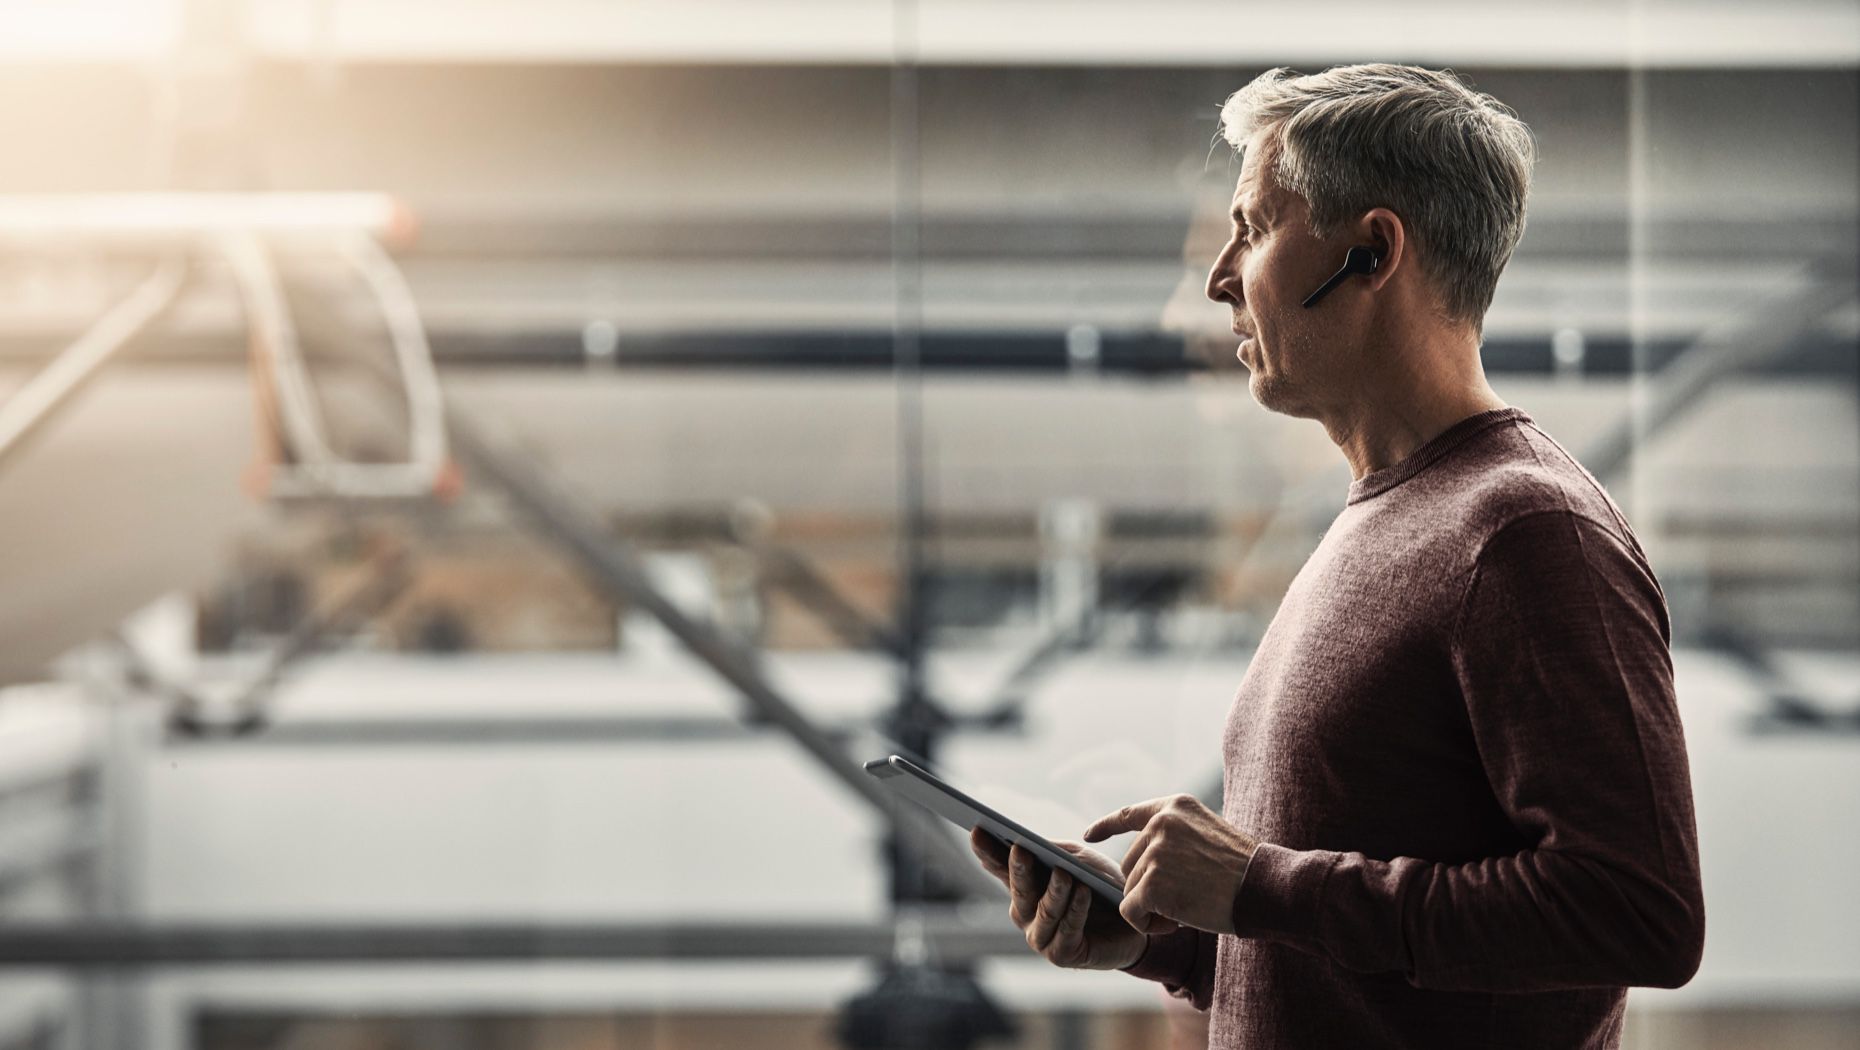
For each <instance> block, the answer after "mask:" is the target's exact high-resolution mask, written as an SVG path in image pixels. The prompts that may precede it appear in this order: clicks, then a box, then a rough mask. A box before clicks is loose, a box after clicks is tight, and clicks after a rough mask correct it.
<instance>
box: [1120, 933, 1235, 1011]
mask: <svg viewBox="0 0 1860 1050" xmlns="http://www.w3.org/2000/svg"><path fill="white" fill-rule="evenodd" d="M1215 940H1216V938H1215V936H1214V934H1212V933H1208V932H1206V931H1205V930H1197V929H1194V928H1193V927H1189V926H1183V927H1181V928H1179V929H1177V930H1174V931H1172V932H1170V933H1152V934H1150V936H1149V943H1148V944H1147V945H1146V946H1145V947H1144V949H1143V954H1142V955H1140V956H1138V957H1137V961H1136V962H1134V963H1131V964H1130V965H1129V966H1126V967H1124V972H1125V973H1127V974H1131V975H1132V976H1135V977H1141V978H1143V979H1145V980H1149V981H1158V982H1161V984H1162V986H1163V987H1164V988H1166V989H1168V991H1169V994H1170V995H1173V996H1175V997H1176V998H1177V999H1185V1000H1187V1001H1188V1003H1189V1005H1191V1006H1193V1007H1194V1008H1195V1009H1197V1010H1206V1009H1207V1008H1208V1005H1209V1004H1210V1003H1212V1002H1213V1001H1214V948H1215Z"/></svg>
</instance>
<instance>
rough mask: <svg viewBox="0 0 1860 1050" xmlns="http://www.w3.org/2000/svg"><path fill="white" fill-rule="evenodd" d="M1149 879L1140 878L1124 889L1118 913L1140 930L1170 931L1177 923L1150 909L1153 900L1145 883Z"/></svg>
mask: <svg viewBox="0 0 1860 1050" xmlns="http://www.w3.org/2000/svg"><path fill="white" fill-rule="evenodd" d="M1147 881H1148V880H1146V879H1139V880H1137V882H1136V883H1135V884H1134V885H1132V886H1131V887H1130V888H1129V889H1127V890H1125V891H1124V903H1122V904H1120V905H1118V906H1117V913H1118V914H1119V915H1122V916H1123V917H1124V921H1125V922H1127V923H1129V924H1130V925H1132V926H1134V927H1136V929H1137V930H1139V931H1140V932H1143V933H1168V932H1169V931H1170V930H1173V929H1176V923H1175V922H1174V921H1173V920H1171V919H1169V918H1167V917H1165V916H1162V915H1159V914H1157V913H1156V912H1154V911H1151V910H1150V907H1151V902H1150V899H1149V892H1148V888H1147V886H1146V885H1145V884H1146V883H1147Z"/></svg>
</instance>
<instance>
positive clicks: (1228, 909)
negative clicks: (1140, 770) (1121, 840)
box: [1085, 795, 1258, 933]
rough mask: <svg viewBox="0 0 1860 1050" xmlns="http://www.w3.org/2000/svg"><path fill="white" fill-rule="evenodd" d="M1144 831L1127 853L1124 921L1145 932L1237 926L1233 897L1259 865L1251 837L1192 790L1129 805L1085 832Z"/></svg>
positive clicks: (1090, 838)
mask: <svg viewBox="0 0 1860 1050" xmlns="http://www.w3.org/2000/svg"><path fill="white" fill-rule="evenodd" d="M1126 831H1136V832H1141V834H1139V835H1138V836H1137V840H1136V841H1135V842H1133V843H1131V844H1130V852H1129V853H1126V854H1125V855H1124V905H1123V908H1122V909H1121V910H1122V911H1123V914H1124V918H1125V919H1126V920H1127V921H1128V922H1129V923H1130V925H1131V926H1133V927H1135V928H1136V929H1139V930H1142V931H1143V932H1145V933H1166V932H1168V931H1169V930H1173V929H1175V928H1176V927H1177V926H1178V925H1180V926H1193V927H1194V928H1196V929H1198V930H1206V931H1208V932H1209V933H1232V932H1233V931H1234V917H1233V909H1234V897H1235V896H1236V895H1237V894H1238V893H1239V892H1240V880H1241V879H1243V878H1245V877H1246V869H1247V865H1248V864H1250V863H1252V860H1253V848H1254V847H1255V846H1256V845H1258V843H1257V842H1256V841H1255V840H1254V839H1253V837H1252V836H1250V835H1248V834H1246V833H1245V832H1243V831H1241V830H1239V829H1238V828H1236V827H1234V826H1233V825H1232V824H1229V823H1228V822H1227V820H1226V818H1225V817H1222V816H1221V815H1220V814H1219V813H1216V812H1214V811H1213V810H1211V809H1209V808H1208V807H1206V806H1204V805H1202V804H1201V800H1200V799H1197V798H1196V797H1195V796H1193V795H1171V796H1169V797H1168V798H1153V799H1150V800H1149V801H1148V802H1139V803H1137V804H1135V805H1132V806H1125V807H1124V808H1123V809H1120V810H1118V811H1117V812H1115V813H1112V814H1110V815H1108V816H1104V817H1100V818H1099V819H1098V820H1097V822H1096V823H1094V824H1092V826H1091V827H1089V828H1086V829H1085V841H1086V842H1102V841H1104V840H1105V839H1108V838H1110V837H1111V836H1112V835H1118V834H1122V833H1123V832H1126Z"/></svg>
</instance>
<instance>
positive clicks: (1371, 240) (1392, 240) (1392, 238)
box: [1357, 208, 1408, 291]
mask: <svg viewBox="0 0 1860 1050" xmlns="http://www.w3.org/2000/svg"><path fill="white" fill-rule="evenodd" d="M1357 233H1358V236H1359V238H1360V240H1359V242H1358V243H1361V244H1366V245H1368V246H1369V247H1371V248H1374V249H1375V251H1376V254H1377V255H1378V256H1380V257H1381V261H1380V262H1379V263H1378V264H1377V266H1376V272H1375V273H1372V274H1369V275H1368V280H1369V287H1370V288H1372V289H1374V290H1376V291H1380V290H1382V287H1383V286H1384V285H1386V284H1388V283H1389V280H1390V279H1391V278H1393V277H1394V276H1395V271H1396V270H1398V269H1400V268H1401V265H1402V263H1403V262H1405V261H1407V256H1408V228H1407V226H1406V225H1405V224H1404V223H1403V222H1402V221H1401V216H1399V215H1397V214H1395V213H1394V212H1392V211H1390V210H1388V209H1387V208H1372V209H1370V210H1369V211H1367V212H1364V213H1363V217H1362V218H1361V219H1359V220H1357Z"/></svg>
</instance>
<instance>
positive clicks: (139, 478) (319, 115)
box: [0, 0, 1860, 1050]
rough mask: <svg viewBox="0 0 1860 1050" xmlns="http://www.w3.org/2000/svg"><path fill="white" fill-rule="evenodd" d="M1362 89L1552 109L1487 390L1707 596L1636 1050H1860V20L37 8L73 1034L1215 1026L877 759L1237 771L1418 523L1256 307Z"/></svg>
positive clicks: (839, 1036) (627, 2)
mask: <svg viewBox="0 0 1860 1050" xmlns="http://www.w3.org/2000/svg"><path fill="white" fill-rule="evenodd" d="M1359 61H1400V62H1419V63H1426V64H1430V65H1433V66H1439V67H1450V68H1452V69H1453V70H1454V71H1456V72H1457V73H1459V74H1460V75H1461V76H1462V77H1464V78H1466V79H1467V80H1469V81H1470V82H1471V83H1472V84H1473V85H1475V86H1476V87H1477V88H1478V89H1479V90H1481V91H1485V92H1490V93H1492V94H1493V95H1495V96H1497V97H1498V98H1500V99H1503V100H1505V101H1506V102H1507V103H1508V104H1509V105H1511V106H1512V107H1513V108H1514V109H1515V110H1516V111H1517V113H1518V115H1519V116H1520V117H1521V118H1522V119H1523V120H1524V121H1525V122H1526V123H1527V124H1528V125H1529V126H1530V128H1531V130H1532V132H1533V133H1534V135H1535V136H1536V139H1537V144H1538V150H1539V160H1538V165H1537V168H1536V172H1535V182H1534V185H1533V188H1532V192H1531V197H1530V207H1529V219H1528V227H1527V231H1526V233H1525V235H1524V238H1523V241H1522V243H1521V244H1520V246H1519V248H1518V250H1517V252H1516V254H1515V256H1514V257H1513V259H1512V261H1511V263H1510V266H1509V268H1508V270H1507V271H1506V273H1505V276H1504V278H1503V279H1502V281H1501V282H1500V284H1499V286H1498V292H1497V297H1496V300H1495V301H1494V303H1493V306H1492V309H1491V312H1490V314H1489V315H1488V317H1487V319H1486V323H1485V330H1484V336H1485V343H1484V347H1483V351H1482V354H1483V360H1484V364H1485V367H1486V370H1487V373H1488V375H1489V377H1490V379H1491V382H1492V384H1493V386H1494V388H1495V389H1496V390H1497V391H1498V392H1499V393H1500V394H1501V395H1502V396H1503V397H1504V398H1505V399H1506V400H1507V401H1509V402H1510V403H1511V404H1514V405H1517V406H1520V407H1522V408H1524V409H1525V410H1527V411H1528V412H1529V413H1530V414H1531V416H1532V417H1533V418H1535V419H1536V420H1537V421H1538V422H1539V423H1540V424H1541V425H1542V426H1543V427H1544V428H1545V429H1546V430H1547V431H1548V432H1549V433H1551V434H1553V435H1555V437H1556V438H1557V440H1558V441H1560V442H1561V443H1562V444H1563V445H1565V446H1566V447H1567V448H1568V449H1569V450H1570V451H1571V452H1572V453H1573V454H1574V455H1575V456H1576V457H1577V458H1578V459H1579V460H1580V461H1581V462H1582V464H1583V465H1584V466H1585V467H1586V468H1587V469H1588V470H1589V471H1590V472H1591V473H1593V474H1594V475H1595V476H1596V478H1598V479H1599V480H1600V481H1601V482H1602V483H1603V484H1604V485H1605V486H1606V487H1607V489H1608V491H1609V493H1610V494H1611V495H1612V496H1613V497H1614V499H1615V500H1616V501H1618V502H1619V504H1620V505H1621V507H1622V508H1623V510H1624V511H1625V512H1626V514H1627V516H1628V517H1629V518H1630V519H1631V521H1632V522H1633V526H1634V528H1635V530H1636V531H1637V533H1638V535H1639V536H1640V538H1641V540H1642V541H1643V542H1644V543H1645V544H1646V547H1647V553H1648V555H1649V558H1650V560H1651V562H1652V564H1653V566H1654V568H1655V570H1656V571H1657V573H1658V576H1659V580H1660V583H1661V586H1662V587H1663V588H1664V592H1665V595H1666V599H1667V601H1668V603H1669V606H1670V611H1671V619H1672V629H1673V638H1672V647H1673V661H1674V667H1675V673H1676V680H1677V693H1678V699H1679V706H1680V711H1681V714H1682V716H1683V719H1684V723H1685V732H1686V738H1687V746H1688V748H1689V753H1690V760H1691V764H1692V777H1693V787H1694V792H1695V798H1696V805H1697V820H1698V830H1699V841H1700V854H1701V858H1702V864H1703V877H1704V883H1705V890H1706V899H1707V908H1708V915H1709V920H1708V922H1709V927H1708V936H1707V942H1706V953H1705V957H1704V962H1703V965H1702V967H1701V968H1700V970H1699V972H1698V973H1697V975H1696V976H1695V977H1694V978H1693V979H1692V980H1691V981H1690V982H1689V983H1688V984H1687V985H1686V986H1685V987H1683V988H1679V989H1676V990H1653V989H1635V990H1633V992H1632V993H1631V994H1630V996H1629V1000H1628V1016H1627V1022H1626V1032H1625V1036H1624V1040H1623V1046H1625V1047H1629V1048H1632V1050H1679V1048H1704V1050H1744V1048H1751V1050H1756V1048H1763V1050H1772V1048H1784V1050H1837V1048H1853V1047H1856V1046H1860V894H1856V893H1855V892H1854V890H1855V885H1856V883H1855V876H1854V872H1855V871H1857V870H1860V835H1856V834H1855V832H1856V830H1860V7H1856V5H1855V4H1853V3H1852V2H1849V0H1791V2H1785V3H1781V4H1769V5H1758V6H1749V5H1733V4H1728V3H1718V2H1715V0H1713V2H1706V0H1695V2H1685V3H1657V4H1656V3H1652V2H1651V0H1623V2H1600V0H1594V2H1590V0H1584V2H1577V3H1569V4H1562V5H1557V6H1555V7H1551V6H1550V5H1534V4H1525V3H1512V2H1502V3H1485V4H1481V5H1468V4H1463V3H1460V2H1457V0H1426V2H1422V3H1417V4H1410V5H1403V6H1402V7H1401V8H1400V10H1399V11H1397V10H1395V9H1393V8H1389V7H1387V6H1378V5H1371V4H1368V3H1363V2H1359V0H1342V2H1341V3H1340V4H1336V5H1327V6H1322V7H1282V8H1270V7H1251V6H1249V7H1238V6H1236V5H1230V4H1221V3H1215V2H1212V0H1160V2H1157V3H1149V4H1110V3H1083V4H1080V3H1075V4H1058V3H1053V2H1050V0H993V2H974V0H779V2H774V0H771V2H768V3H752V2H744V0H689V2H685V3H670V2H665V0H613V2H610V3H597V2H592V0H529V2H527V3H522V4H518V3H511V2H507V0H486V2H482V3H471V4H441V3H433V2H430V0H66V2H63V3H58V4H44V3H34V2H30V0H26V2H7V3H0V580H4V581H5V587H4V589H3V590H0V595H4V598H3V599H0V964H3V965H0V1050H79V1048H83V1050H91V1048H96V1050H312V1048H314V1050H337V1048H342V1050H617V1048H623V1047H624V1048H638V1047H649V1048H653V1050H686V1048H699V1047H756V1048H771V1050H787V1048H804V1047H806V1048H811V1047H822V1048H829V1047H830V1048H841V1047H844V1048H851V1050H878V1048H885V1047H918V1048H945V1047H946V1048H952V1050H962V1048H968V1047H984V1048H986V1047H1003V1048H1005V1047H1013V1048H1027V1050H1032V1048H1048V1047H1050V1048H1054V1050H1136V1048H1148V1047H1156V1048H1173V1047H1188V1046H1196V1045H1200V1046H1205V1045H1206V1043H1205V1033H1202V1034H1201V1035H1199V1036H1198V1035H1197V1031H1196V1024H1197V1018H1196V1016H1195V1015H1194V1014H1193V1012H1192V1011H1187V1010H1185V1009H1184V1008H1183V1006H1182V1005H1181V1004H1180V1003H1178V1002H1175V1001H1172V1000H1170V999H1169V998H1168V997H1167V996H1166V995H1164V994H1163V993H1162V992H1161V990H1160V989H1159V987H1158V986H1157V985H1154V984H1150V983H1147V982H1143V981H1138V980H1133V979H1131V978H1129V977H1127V976H1124V975H1121V974H1116V973H1070V972H1064V971H1061V970H1058V969H1055V968H1053V967H1051V966H1049V965H1047V964H1046V963H1045V962H1043V961H1042V960H1040V959H1039V958H1037V957H1035V956H1034V955H1033V954H1032V953H1030V952H1029V950H1028V948H1027V945H1026V943H1025V941H1024V940H1023V938H1022V935H1021V934H1020V932H1019V931H1017V930H1016V929H1015V928H1014V926H1013V925H1011V924H1010V922H1009V920H1008V916H1007V897H1006V895H1005V894H1004V893H1002V892H1001V890H1000V888H999V887H998V886H997V885H995V884H994V883H993V882H992V880H989V879H988V878H987V877H986V876H985V875H984V873H983V872H982V871H981V869H980V868H979V867H977V866H976V865H975V864H974V863H973V862H972V858H971V857H970V856H969V853H968V848H967V845H966V843H965V842H964V840H963V839H962V837H961V835H960V833H959V832H957V831H956V830H955V829H953V828H951V827H948V826H946V825H944V824H942V823H941V822H938V821H935V820H932V819H928V818H926V815H925V814H923V813H918V812H914V811H909V810H907V809H905V808H904V807H901V806H899V805H897V804H896V803H895V802H894V801H893V800H892V799H890V798H888V797H887V796H886V795H885V793H884V792H882V791H880V790H879V789H878V788H877V787H875V786H874V782H873V781H872V780H871V778H869V777H866V776H865V775H864V774H863V773H862V772H861V771H860V768H859V767H860V765H861V764H862V763H863V762H865V761H867V760H869V759H871V758H874V757H878V756H883V755H886V754H890V753H893V752H902V753H907V754H914V755H918V756H922V757H923V758H924V759H926V760H927V761H932V762H934V763H935V765H936V766H937V768H939V769H940V770H941V771H943V772H944V773H946V774H947V775H948V776H949V777H950V778H951V779H952V780H954V781H956V782H958V783H960V784H963V785H967V786H971V787H973V788H974V789H975V790H976V791H977V793H978V795H980V794H985V795H986V797H988V798H990V799H993V800H996V801H997V802H999V803H1001V804H1003V805H1005V804H1008V803H1012V805H1013V806H1014V809H1015V812H1017V813H1020V814H1023V815H1025V817H1026V818H1027V820H1028V821H1029V823H1030V825H1031V826H1034V827H1036V828H1037V829H1039V830H1041V831H1043V832H1044V833H1045V834H1048V835H1050V836H1053V837H1056V838H1059V837H1070V838H1076V837H1078V835H1079V834H1080V832H1081V830H1082V829H1083V827H1084V826H1085V825H1086V824H1087V823H1088V822H1089V821H1091V820H1092V819H1093V818H1094V817H1097V816H1099V815H1101V814H1103V813H1105V812H1107V811H1109V810H1111V809H1114V808H1116V807H1118V806H1121V805H1123V804H1125V803H1127V802H1131V801H1133V800H1137V799H1143V798H1148V797H1152V796H1156V795H1163V794H1170V793H1175V792H1189V793H1192V794H1195V795H1198V796H1201V797H1202V798H1204V799H1213V800H1218V799H1219V797H1220V778H1221V759H1220V754H1219V748H1220V733H1221V725H1222V720H1223V719H1224V718H1225V717H1226V714H1227V708H1228V704H1229V703H1230V701H1231V700H1232V698H1233V695H1234V690H1235V686H1236V685H1237V684H1238V683H1239V681H1240V679H1241V676H1242V675H1243V674H1244V673H1245V671H1246V668H1247V666H1248V662H1249V659H1250V657H1251V655H1252V652H1253V649H1254V647H1255V646H1256V645H1257V644H1258V642H1259V639H1260V635H1261V632H1262V631H1263V630H1264V629H1265V627H1266V625H1267V624H1268V623H1269V622H1270V620H1271V618H1272V615H1273V613H1274V610H1275V609H1276V608H1277V606H1278V603H1279V601H1280V599H1281V598H1282V597H1283V595H1284V593H1285V590H1286V587H1287V585H1288V584H1289V583H1290V581H1291V580H1292V578H1293V576H1294V574H1296V573H1297V571H1298V569H1299V566H1300V565H1301V564H1302V563H1303V562H1304V559H1305V558H1306V556H1307V555H1309V554H1310V553H1311V551H1312V549H1313V548H1314V547H1315V546H1316V544H1317V542H1318V540H1319V539H1320V538H1321V537H1322V535H1323V534H1324V530H1325V528H1326V526H1327V525H1328V524H1329V522H1330V521H1331V519H1332V518H1334V517H1335V516H1336V514H1337V513H1338V511H1339V510H1340V509H1341V508H1342V507H1343V503H1344V494H1345V490H1346V489H1347V487H1348V485H1349V483H1350V473H1349V470H1348V468H1347V466H1346V464H1345V462H1344V460H1343V459H1342V457H1341V456H1339V455H1338V453H1337V449H1336V448H1335V447H1334V446H1333V445H1332V444H1331V443H1330V442H1329V440H1328V439H1327V437H1326V434H1325V432H1324V430H1323V429H1322V428H1321V427H1319V426H1318V425H1317V424H1315V423H1313V422H1310V421H1308V420H1298V419H1291V418H1287V417H1285V416H1280V415H1274V414H1271V413H1269V412H1267V411H1266V410H1264V409H1263V408H1261V407H1260V406H1259V405H1258V404H1256V403H1254V401H1253V399H1252V398H1251V397H1250V396H1249V393H1248V386H1247V382H1246V374H1245V372H1244V370H1242V369H1241V368H1240V366H1239V364H1238V362H1236V361H1235V360H1234V342H1235V340H1234V338H1233V335H1232V333H1231V332H1230V331H1229V328H1228V324H1229V321H1228V312H1227V310H1226V308H1225V307H1222V306H1220V305H1217V304H1214V303H1210V302H1209V301H1207V299H1206V298H1204V296H1203V283H1204V280H1205V275H1206V273H1207V270H1208V266H1209V264H1210V262H1211V261H1212V260H1213V258H1214V256H1215V254H1216V252H1217V251H1218V250H1219V247H1220V243H1221V241H1222V239H1223V238H1224V237H1225V236H1226V229H1225V226H1224V224H1225V222H1226V210H1227V207H1228V201H1229V196H1230V194H1231V193H1232V187H1233V181H1234V178H1235V174H1236V170H1237V168H1236V161H1235V159H1234V158H1233V155H1232V151H1231V150H1230V149H1228V147H1227V146H1226V145H1225V143H1222V142H1220V141H1219V140H1218V134H1217V133H1218V121H1219V112H1220V104H1221V101H1222V100H1223V99H1224V98H1226V97H1227V96H1228V95H1229V94H1230V93H1232V92H1233V91H1235V90H1236V89H1238V88H1239V87H1240V86H1241V85H1243V84H1245V83H1246V82H1247V81H1249V80H1251V79H1252V78H1253V77H1254V76H1256V75H1258V74H1259V73H1260V72H1262V71H1264V70H1266V69H1268V68H1271V67H1274V66H1281V65H1289V66H1293V67H1296V68H1298V69H1301V70H1305V71H1316V70H1321V69H1323V68H1325V67H1327V66H1331V65H1335V64H1339V63H1345V62H1359ZM1580 760H1581V758H1580V756H1579V755H1572V756H1571V761H1578V762H1579V761H1580ZM1197 1038H1200V1039H1202V1042H1201V1043H1199V1044H1197V1043H1196V1039H1197Z"/></svg>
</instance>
